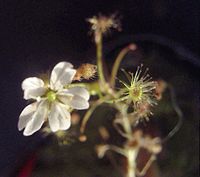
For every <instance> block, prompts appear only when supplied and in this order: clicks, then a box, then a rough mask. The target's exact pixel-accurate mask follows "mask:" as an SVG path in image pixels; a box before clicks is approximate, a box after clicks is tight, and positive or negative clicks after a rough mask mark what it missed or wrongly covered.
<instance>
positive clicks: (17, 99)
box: [0, 0, 200, 175]
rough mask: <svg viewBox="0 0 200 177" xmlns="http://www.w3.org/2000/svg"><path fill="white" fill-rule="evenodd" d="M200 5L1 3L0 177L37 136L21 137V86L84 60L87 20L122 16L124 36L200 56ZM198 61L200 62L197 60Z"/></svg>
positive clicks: (184, 1) (73, 0)
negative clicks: (62, 64)
mask: <svg viewBox="0 0 200 177" xmlns="http://www.w3.org/2000/svg"><path fill="white" fill-rule="evenodd" d="M199 7H200V3H199V1H197V0H190V1H188V0H168V1H167V0H124V1H119V0H116V1H106V0H95V1H94V0H93V1H92V0H91V1H89V0H84V1H80V0H59V1H56V0H43V1H41V0H10V1H9V0H6V1H4V0H1V1H0V8H1V9H0V29H1V30H0V43H1V48H0V97H1V98H0V104H1V105H0V120H1V123H0V143H1V144H0V145H1V146H0V175H4V173H5V172H7V171H9V170H10V169H11V168H12V167H14V166H16V165H17V163H18V161H19V160H18V159H19V157H20V156H21V155H23V154H24V153H25V152H27V151H28V150H29V149H30V148H32V149H33V148H34V144H35V142H39V141H40V139H39V136H38V134H36V135H34V136H31V137H23V135H22V132H18V130H17V122H18V116H19V114H20V112H21V110H22V109H23V108H24V106H25V105H26V102H25V101H24V100H23V95H22V94H23V93H22V90H21V81H22V80H23V79H24V78H26V77H29V76H35V75H37V74H38V73H41V72H44V71H46V70H49V69H51V68H52V67H53V66H54V64H56V63H57V62H58V61H61V60H68V61H72V62H73V63H74V64H75V65H77V64H78V63H79V61H82V60H86V58H85V53H86V51H88V50H90V48H91V47H92V45H93V43H92V40H91V38H90V37H89V35H88V30H89V28H88V24H87V23H86V21H85V19H86V18H88V17H91V16H93V15H97V14H98V13H99V12H101V13H105V14H111V13H113V12H118V13H119V14H121V15H122V17H123V18H122V27H123V31H122V32H121V33H114V34H113V35H110V36H108V38H107V41H110V40H112V38H114V37H116V38H117V37H122V36H123V35H128V34H131V35H134V34H142V33H147V34H157V35H161V36H164V37H167V38H169V39H171V40H174V41H176V42H178V43H180V44H181V45H182V46H183V47H185V48H186V49H188V50H190V51H191V52H192V53H194V56H195V55H196V56H198V55H199V54H200V52H199V44H200V32H199V31H200V29H199V25H200V23H199V22H200V15H199V10H200V9H199ZM197 58H198V57H197Z"/></svg>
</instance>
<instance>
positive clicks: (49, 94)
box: [47, 91, 56, 102]
mask: <svg viewBox="0 0 200 177" xmlns="http://www.w3.org/2000/svg"><path fill="white" fill-rule="evenodd" d="M47 99H48V101H50V102H53V101H55V99H56V93H55V92H54V91H48V92H47Z"/></svg>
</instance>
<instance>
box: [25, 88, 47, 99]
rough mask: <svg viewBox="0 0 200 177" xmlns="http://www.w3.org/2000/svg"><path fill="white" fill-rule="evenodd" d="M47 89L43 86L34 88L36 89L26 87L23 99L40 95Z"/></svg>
mask: <svg viewBox="0 0 200 177" xmlns="http://www.w3.org/2000/svg"><path fill="white" fill-rule="evenodd" d="M46 91H47V89H46V88H44V87H40V88H36V89H27V90H25V91H24V99H25V100H28V99H31V98H34V99H36V98H37V97H39V96H42V95H44V94H45V93H46Z"/></svg>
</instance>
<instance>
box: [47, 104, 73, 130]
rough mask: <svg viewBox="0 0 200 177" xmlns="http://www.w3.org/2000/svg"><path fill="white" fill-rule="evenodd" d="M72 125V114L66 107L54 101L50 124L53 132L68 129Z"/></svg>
mask: <svg viewBox="0 0 200 177" xmlns="http://www.w3.org/2000/svg"><path fill="white" fill-rule="evenodd" d="M70 125H71V115H70V113H69V112H68V110H67V109H66V107H65V106H64V105H62V104H60V103H58V102H54V103H53V105H52V108H51V112H50V115H49V126H50V128H51V130H52V131H53V132H56V131H58V130H67V129H68V128H69V127H70Z"/></svg>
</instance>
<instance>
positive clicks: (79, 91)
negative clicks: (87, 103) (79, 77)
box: [68, 87, 90, 100]
mask: <svg viewBox="0 0 200 177" xmlns="http://www.w3.org/2000/svg"><path fill="white" fill-rule="evenodd" d="M68 92H69V93H71V94H73V95H78V96H80V97H82V98H84V99H85V100H89V98H90V94H89V92H88V91H87V90H86V89H85V88H83V87H73V88H69V89H68Z"/></svg>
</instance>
